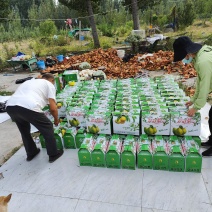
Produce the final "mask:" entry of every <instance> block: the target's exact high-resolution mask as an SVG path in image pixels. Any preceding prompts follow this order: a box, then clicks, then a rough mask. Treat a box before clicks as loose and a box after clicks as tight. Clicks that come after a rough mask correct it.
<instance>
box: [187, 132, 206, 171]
mask: <svg viewBox="0 0 212 212" xmlns="http://www.w3.org/2000/svg"><path fill="white" fill-rule="evenodd" d="M183 145H184V149H185V150H186V172H201V168H202V155H201V154H200V152H199V145H198V144H197V143H196V141H195V140H194V139H193V138H192V137H191V136H185V140H184V141H183Z"/></svg>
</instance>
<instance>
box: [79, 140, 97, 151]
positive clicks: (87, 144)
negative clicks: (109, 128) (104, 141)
mask: <svg viewBox="0 0 212 212" xmlns="http://www.w3.org/2000/svg"><path fill="white" fill-rule="evenodd" d="M95 143H96V142H95V140H94V139H93V137H90V138H85V139H84V141H83V143H82V146H81V147H83V148H86V149H87V150H88V151H89V152H92V151H93V149H94V146H95Z"/></svg>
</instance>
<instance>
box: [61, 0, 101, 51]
mask: <svg viewBox="0 0 212 212" xmlns="http://www.w3.org/2000/svg"><path fill="white" fill-rule="evenodd" d="M59 2H60V3H61V4H63V5H65V6H67V7H68V8H70V9H75V10H77V11H79V12H81V13H82V14H84V15H85V14H87V15H88V19H89V22H90V26H91V28H92V36H93V41H94V46H95V48H99V47H100V42H99V38H98V34H97V28H96V23H95V19H94V12H95V11H97V10H99V4H100V0H87V1H84V0H59Z"/></svg>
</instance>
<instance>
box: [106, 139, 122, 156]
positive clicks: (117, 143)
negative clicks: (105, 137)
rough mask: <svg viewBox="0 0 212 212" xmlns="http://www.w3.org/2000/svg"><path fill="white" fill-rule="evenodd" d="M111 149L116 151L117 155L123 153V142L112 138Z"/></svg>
mask: <svg viewBox="0 0 212 212" xmlns="http://www.w3.org/2000/svg"><path fill="white" fill-rule="evenodd" d="M109 149H114V150H115V151H116V152H117V153H119V154H120V153H121V151H122V141H120V139H119V138H112V139H111V140H110V144H109Z"/></svg>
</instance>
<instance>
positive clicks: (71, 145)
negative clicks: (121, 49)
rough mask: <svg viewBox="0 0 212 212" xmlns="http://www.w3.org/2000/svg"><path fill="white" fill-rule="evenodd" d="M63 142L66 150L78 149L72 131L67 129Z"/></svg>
mask: <svg viewBox="0 0 212 212" xmlns="http://www.w3.org/2000/svg"><path fill="white" fill-rule="evenodd" d="M63 142H64V147H65V148H66V149H76V144H75V135H74V133H73V130H72V129H66V131H65V134H64V136H63Z"/></svg>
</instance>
